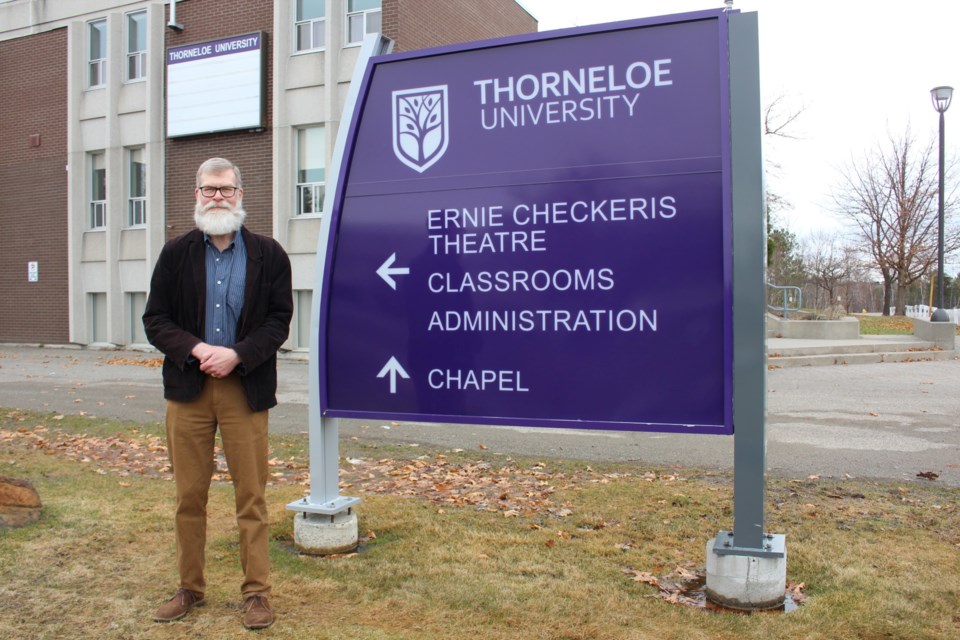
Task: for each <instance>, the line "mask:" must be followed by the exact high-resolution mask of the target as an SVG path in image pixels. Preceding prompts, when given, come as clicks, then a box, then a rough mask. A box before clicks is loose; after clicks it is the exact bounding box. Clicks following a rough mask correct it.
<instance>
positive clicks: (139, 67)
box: [127, 11, 147, 80]
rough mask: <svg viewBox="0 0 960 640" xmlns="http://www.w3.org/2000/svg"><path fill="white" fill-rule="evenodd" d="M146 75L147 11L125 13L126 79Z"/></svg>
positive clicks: (140, 78) (134, 78)
mask: <svg viewBox="0 0 960 640" xmlns="http://www.w3.org/2000/svg"><path fill="white" fill-rule="evenodd" d="M146 77H147V12H146V11H137V12H136V13H128V14H127V80H143V79H144V78H146Z"/></svg>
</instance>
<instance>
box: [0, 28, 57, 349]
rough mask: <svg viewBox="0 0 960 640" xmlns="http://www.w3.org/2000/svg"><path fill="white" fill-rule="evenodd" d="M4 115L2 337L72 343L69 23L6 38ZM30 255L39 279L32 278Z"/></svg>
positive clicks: (0, 132)
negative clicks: (36, 140) (29, 275)
mask: <svg viewBox="0 0 960 640" xmlns="http://www.w3.org/2000/svg"><path fill="white" fill-rule="evenodd" d="M28 89H29V90H28ZM0 114H2V115H0V150H2V153H0V229H2V237H3V242H2V245H0V342H43V343H65V342H67V341H68V340H69V315H68V287H67V283H68V272H67V269H68V267H67V241H68V236H67V172H66V165H67V30H66V29H65V28H64V29H56V30H54V31H48V32H46V33H41V34H37V35H30V36H25V37H23V38H17V39H13V40H4V41H2V42H0ZM31 136H39V142H40V145H39V146H31ZM30 261H36V262H39V263H40V264H39V266H40V280H39V282H28V281H27V263H28V262H30Z"/></svg>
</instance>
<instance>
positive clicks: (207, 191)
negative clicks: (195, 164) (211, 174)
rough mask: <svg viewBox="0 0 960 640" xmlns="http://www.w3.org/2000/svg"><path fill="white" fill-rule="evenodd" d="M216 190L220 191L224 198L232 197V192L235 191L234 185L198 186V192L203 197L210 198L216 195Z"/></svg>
mask: <svg viewBox="0 0 960 640" xmlns="http://www.w3.org/2000/svg"><path fill="white" fill-rule="evenodd" d="M217 191H219V192H220V195H222V196H223V197H224V198H232V197H233V194H235V193H236V192H237V188H236V187H200V193H202V194H203V197H204V198H212V197H213V196H215V195H217Z"/></svg>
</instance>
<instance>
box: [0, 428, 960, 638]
mask: <svg viewBox="0 0 960 640" xmlns="http://www.w3.org/2000/svg"><path fill="white" fill-rule="evenodd" d="M14 426H15V425H11V424H9V421H7V422H6V423H4V422H3V421H2V419H0V429H7V430H9V429H11V428H13V427H14ZM97 428H98V429H100V430H102V431H103V432H104V433H106V432H109V431H110V429H111V425H110V423H100V424H99V425H98V427H97ZM112 428H113V429H114V430H117V429H120V428H121V427H119V426H116V425H113V427H112ZM274 444H275V448H287V447H290V450H294V449H295V447H296V446H297V445H289V443H288V442H286V441H284V440H281V439H277V440H276V441H275V443H274ZM350 446H356V447H357V448H356V449H353V450H352V451H351V452H350V453H349V455H352V456H359V455H362V456H364V457H366V458H370V459H384V458H387V457H397V456H398V455H400V452H399V451H395V450H391V449H386V448H381V447H380V446H379V445H377V444H375V443H369V442H367V443H359V444H356V445H350ZM47 453H51V455H47V454H46V453H45V452H44V450H37V449H35V448H31V447H27V446H22V444H19V443H17V442H14V441H13V440H7V441H0V465H2V466H0V469H2V471H0V473H2V474H3V475H11V476H16V477H21V478H27V479H30V480H31V481H32V482H33V483H34V484H35V486H36V487H37V488H38V490H39V491H40V493H41V497H42V498H43V500H44V511H43V518H42V520H41V521H40V522H39V523H36V524H34V525H31V526H29V527H26V528H23V529H18V530H13V531H6V532H0V577H2V580H0V596H2V597H3V599H4V601H5V602H7V603H13V605H14V606H7V607H4V608H2V609H0V628H2V629H3V630H4V632H3V637H4V638H11V639H17V640H19V639H24V640H26V639H30V640H35V639H42V638H51V639H52V638H98V639H99V638H117V639H121V638H130V639H132V638H137V639H153V638H164V639H169V638H203V639H206V640H222V639H226V638H235V637H250V636H249V635H248V634H246V633H245V632H243V630H242V628H241V627H240V624H239V612H238V609H237V597H238V593H237V588H238V585H239V582H240V571H239V566H238V561H237V543H236V525H235V523H234V522H233V517H232V490H231V489H230V487H229V485H227V484H224V483H218V484H217V485H216V486H215V487H214V489H213V491H212V492H211V504H210V518H211V525H210V527H209V543H208V583H209V585H210V586H209V590H208V593H207V598H208V604H207V605H206V606H205V607H203V608H201V609H198V610H196V611H194V612H192V613H191V614H190V615H188V616H187V618H185V619H184V620H183V621H180V622H176V623H172V624H166V625H162V624H156V623H153V622H152V621H151V619H150V616H151V614H152V613H153V611H154V610H155V608H156V606H157V605H158V604H159V602H160V601H162V600H163V599H164V598H166V597H167V596H169V594H170V592H171V591H172V589H173V587H174V586H175V582H174V581H175V571H174V568H173V555H174V546H173V538H172V489H173V488H172V485H171V483H170V482H169V481H167V480H163V479H158V478H151V477H146V476H128V477H121V476H119V475H118V474H117V473H116V470H114V469H110V470H107V471H106V472H104V473H98V472H97V467H96V463H95V462H88V463H83V462H78V461H75V460H70V459H64V458H63V457H61V456H59V455H57V454H56V452H51V451H49V450H47ZM418 453H423V452H422V451H419V452H418ZM408 455H409V454H408ZM447 455H451V456H452V455H453V454H449V453H448V454H447ZM457 455H461V456H462V457H463V458H464V459H467V458H470V457H471V456H470V455H469V454H457ZM431 457H432V456H431ZM471 462H478V461H477V460H471ZM486 462H487V463H489V464H491V465H493V466H495V465H502V466H506V463H505V462H504V461H503V460H502V459H501V460H500V461H499V462H498V461H496V460H487V461H486ZM536 462H537V461H516V460H515V461H512V462H510V463H509V465H510V466H511V467H513V468H516V469H517V473H518V477H519V476H520V475H522V474H523V473H524V472H527V471H530V470H532V469H537V470H538V472H539V473H544V474H549V477H551V478H553V479H555V480H556V482H555V490H556V491H555V493H554V494H553V497H552V500H553V502H555V503H557V504H563V505H565V506H567V507H568V509H569V512H570V513H569V515H566V516H565V517H560V516H558V515H556V514H555V513H549V512H529V513H523V514H520V515H516V516H510V515H507V516H505V515H504V512H503V511H499V510H486V509H488V508H489V507H483V508H478V506H477V505H468V506H458V505H456V504H454V505H447V504H440V503H438V502H436V501H431V500H428V499H427V498H426V497H421V496H418V495H409V496H404V497H401V496H398V495H395V494H380V493H370V492H368V491H366V490H365V489H364V486H363V485H362V483H359V482H358V483H357V484H356V485H355V486H354V487H352V488H351V490H350V492H349V493H350V495H360V496H361V497H363V500H364V501H363V503H362V505H361V507H360V509H359V516H360V527H361V534H362V535H364V536H367V535H369V533H372V534H373V535H372V536H370V539H369V540H368V541H367V542H366V544H365V545H364V548H363V549H362V552H361V553H359V554H357V555H355V556H352V557H341V558H333V559H329V558H328V559H323V558H313V557H304V556H300V555H297V554H296V553H294V552H293V550H292V548H291V544H290V537H291V535H292V529H293V525H292V514H291V513H290V512H287V511H285V510H284V505H285V504H286V503H288V502H291V501H293V500H295V499H297V498H299V497H300V496H301V495H302V493H303V490H304V487H302V486H300V485H297V484H284V485H274V486H271V487H270V489H269V500H270V506H271V521H272V535H273V543H272V549H271V554H272V558H273V563H274V574H273V583H274V585H273V586H274V594H275V597H274V601H273V604H274V607H275V609H276V610H277V612H278V615H279V618H278V622H277V623H276V624H275V625H274V626H273V627H272V628H270V629H268V630H265V631H263V632H261V633H260V634H259V635H262V636H263V637H273V638H297V639H301V638H311V639H326V638H329V639H358V640H368V639H370V640H375V639H390V640H399V639H408V638H418V639H420V638H430V639H432V638H442V639H445V640H446V639H457V638H469V639H471V640H483V639H490V640H513V639H517V640H519V639H523V640H534V639H551V640H561V639H563V640H581V639H582V640H586V639H592V640H608V639H609V640H614V639H616V640H620V639H645V638H651V639H653V638H655V639H657V640H668V639H674V638H675V639H677V640H679V639H681V638H682V639H684V640H687V639H710V640H717V639H720V640H723V639H730V640H733V639H735V638H736V639H737V640H743V639H767V638H785V639H791V638H798V639H799V638H804V639H806V638H811V639H820V638H822V639H824V640H826V639H831V640H834V639H846V638H860V639H877V640H879V639H881V638H883V639H895V638H903V639H907V638H909V639H911V640H924V639H929V640H932V639H942V640H947V639H953V638H957V637H958V636H960V613H958V610H957V603H958V602H960V561H958V558H960V491H957V490H955V489H946V488H940V487H938V486H937V485H936V484H935V483H932V482H926V481H918V482H916V483H912V484H910V485H908V486H900V487H898V486H895V485H888V484H883V483H870V482H862V481H849V480H847V481H837V480H828V479H804V480H799V481H790V480H771V481H770V483H769V491H768V504H769V510H768V524H769V528H770V530H772V531H778V532H785V533H787V541H788V542H787V549H788V554H789V562H788V581H789V582H793V583H804V584H805V585H806V587H805V590H806V593H807V594H808V596H809V599H808V600H807V601H806V603H805V604H804V605H803V606H802V607H801V608H800V609H799V610H798V611H796V612H794V613H791V614H787V615H783V614H760V615H753V616H739V615H733V614H716V613H709V612H705V611H703V610H698V609H694V608H689V607H683V606H678V605H672V604H669V603H667V602H665V601H664V600H663V599H661V598H659V597H657V591H656V589H655V588H653V587H652V586H650V585H647V584H640V583H637V582H633V581H631V580H630V579H629V576H627V575H626V574H624V573H623V570H624V569H625V568H630V569H634V570H641V571H648V572H651V573H653V574H655V575H665V574H667V573H670V572H671V571H673V570H674V569H675V568H676V567H678V566H681V567H689V568H694V569H695V568H697V567H699V566H701V565H702V564H703V563H704V559H705V545H706V541H707V539H708V538H709V537H711V536H712V535H714V534H715V533H716V531H717V530H718V529H720V528H729V526H730V525H731V519H732V503H731V489H730V486H731V482H730V478H729V477H727V476H725V475H723V474H706V473H699V474H698V473H696V472H692V471H691V472H687V473H686V474H685V475H676V474H677V472H676V471H674V472H673V473H672V474H665V473H658V474H652V473H647V471H649V470H639V469H635V468H633V469H631V468H625V467H620V468H614V467H610V468H604V469H597V468H596V465H595V468H594V470H587V469H586V468H585V466H584V465H579V464H577V463H570V462H561V461H541V464H540V465H537V464H536ZM498 468H499V467H498ZM578 473H579V475H577V474H578ZM574 476H576V477H578V478H582V481H580V482H572V481H570V479H571V478H572V477H574ZM397 486H398V487H399V485H397ZM563 513H566V511H564V512H563Z"/></svg>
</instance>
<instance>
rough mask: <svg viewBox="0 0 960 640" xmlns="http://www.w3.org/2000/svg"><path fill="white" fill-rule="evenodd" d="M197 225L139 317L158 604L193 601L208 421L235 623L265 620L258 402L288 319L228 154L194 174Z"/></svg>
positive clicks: (284, 263) (278, 259) (163, 260)
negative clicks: (225, 521)
mask: <svg viewBox="0 0 960 640" xmlns="http://www.w3.org/2000/svg"><path fill="white" fill-rule="evenodd" d="M194 194H195V196H196V207H195V210H194V221H195V222H196V225H197V228H196V229H194V230H193V231H190V232H188V233H186V234H184V235H182V236H179V237H177V238H174V239H173V240H170V241H169V242H167V243H166V245H165V246H164V247H163V250H162V251H161V252H160V257H159V258H158V259H157V264H156V267H155V268H154V272H153V277H152V279H151V281H150V296H149V298H148V299H147V306H146V310H145V311H144V314H143V326H144V328H145V329H146V333H147V338H148V339H149V340H150V343H151V344H152V345H154V346H155V347H156V348H157V349H159V350H160V351H161V352H163V354H164V356H165V357H164V359H163V394H164V398H166V399H167V416H166V425H167V448H168V450H169V454H170V461H171V463H172V465H173V475H174V481H175V485H176V495H177V508H176V517H175V529H176V539H177V567H178V569H179V572H180V586H179V588H178V589H177V592H176V593H175V594H174V596H173V597H172V598H171V599H170V600H168V601H167V602H165V603H164V604H163V605H161V606H160V608H159V609H158V610H157V613H156V614H155V616H154V619H155V620H157V621H158V622H170V621H173V620H179V619H180V618H182V617H183V616H185V615H186V614H187V612H188V611H190V609H192V608H193V607H196V606H199V605H202V604H203V603H204V590H205V588H206V582H205V579H204V559H205V556H204V547H205V544H206V524H207V516H206V506H207V495H208V493H209V489H210V480H211V477H212V475H213V471H214V467H215V462H214V441H215V437H216V433H217V429H218V428H219V430H220V437H221V440H222V442H223V453H224V456H225V457H226V460H227V466H228V467H229V470H230V476H231V478H232V479H233V486H234V494H235V497H236V513H237V526H238V528H239V532H240V563H241V565H242V568H243V573H244V581H243V585H242V586H241V595H242V597H243V618H242V621H243V624H244V626H245V627H247V628H248V629H262V628H265V627H268V626H270V625H271V624H272V623H273V619H274V614H273V611H272V609H271V608H270V605H269V603H268V600H267V599H268V597H269V596H270V582H269V573H270V558H269V548H268V547H269V521H268V519H267V505H266V498H265V493H266V481H267V474H268V465H267V458H268V449H267V446H268V445H267V410H268V409H270V408H271V407H273V406H275V405H276V404H277V398H276V392H277V351H278V350H279V348H280V345H281V344H283V342H284V341H285V340H286V339H287V334H288V332H289V329H290V318H291V316H292V315H293V295H292V290H291V280H290V260H289V258H288V257H287V254H286V253H285V252H284V250H283V248H282V247H281V246H280V244H279V243H278V242H277V241H275V240H273V239H272V238H268V237H266V236H261V235H257V234H254V233H251V232H250V231H249V230H248V229H247V228H246V227H244V226H243V221H244V218H245V217H246V213H245V212H244V210H243V183H242V181H241V177H240V169H239V168H237V166H236V165H234V164H233V163H232V162H230V161H229V160H225V159H223V158H211V159H210V160H207V161H206V162H204V163H203V164H202V165H200V169H199V171H197V182H196V188H195V189H194Z"/></svg>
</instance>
